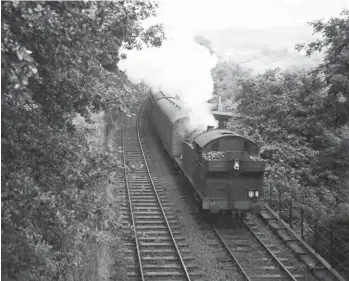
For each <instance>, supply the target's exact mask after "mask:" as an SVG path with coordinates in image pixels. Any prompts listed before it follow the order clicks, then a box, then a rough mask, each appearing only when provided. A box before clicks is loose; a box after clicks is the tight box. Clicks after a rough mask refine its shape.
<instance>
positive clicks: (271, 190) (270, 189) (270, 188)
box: [269, 186, 273, 208]
mask: <svg viewBox="0 0 349 281" xmlns="http://www.w3.org/2000/svg"><path fill="white" fill-rule="evenodd" d="M272 192H273V189H272V187H271V186H270V187H269V206H270V208H272V205H271V193H272Z"/></svg>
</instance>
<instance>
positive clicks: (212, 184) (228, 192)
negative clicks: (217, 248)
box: [150, 92, 265, 213]
mask: <svg viewBox="0 0 349 281" xmlns="http://www.w3.org/2000/svg"><path fill="white" fill-rule="evenodd" d="M150 95H151V99H150V100H151V118H150V119H151V123H152V125H153V127H154V130H155V131H156V133H157V135H158V137H159V139H160V140H161V142H162V144H163V145H164V147H165V150H166V151H167V153H168V154H169V155H170V157H171V158H172V159H173V160H174V162H175V163H176V164H177V165H178V168H179V169H180V171H181V172H182V174H183V175H184V176H185V177H186V178H187V179H188V181H189V182H190V184H191V185H192V187H193V189H194V191H195V195H196V198H197V199H198V201H199V203H200V206H201V208H202V209H203V210H207V211H210V212H212V213H217V212H227V211H228V212H238V213H246V212H252V213H260V211H261V209H262V206H263V178H264V170H265V163H264V161H263V160H262V159H261V158H260V157H259V152H260V148H259V146H258V145H257V144H256V143H254V142H253V141H252V140H250V139H248V138H245V137H242V136H240V135H238V134H235V133H234V132H232V131H229V130H226V129H210V130H207V131H205V132H201V133H198V134H193V132H188V131H185V128H186V122H188V116H187V114H188V113H186V111H185V110H184V106H183V105H182V104H181V101H180V100H179V99H177V98H175V97H167V96H165V95H164V94H163V93H162V92H157V93H152V92H151V94H150Z"/></svg>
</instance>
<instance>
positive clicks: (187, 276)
mask: <svg viewBox="0 0 349 281" xmlns="http://www.w3.org/2000/svg"><path fill="white" fill-rule="evenodd" d="M148 101H149V99H147V100H146V101H145V102H144V103H143V105H142V106H141V109H140V110H139V112H138V116H137V123H136V127H137V137H138V144H139V147H140V149H141V152H142V156H143V159H144V164H145V167H146V169H147V172H148V176H149V180H150V181H151V184H152V187H153V190H154V193H155V196H156V199H157V201H158V204H159V206H160V209H161V212H162V216H163V218H164V220H165V222H166V225H167V228H168V231H169V233H170V235H171V238H172V242H173V244H174V246H175V248H176V250H177V254H178V257H179V259H180V261H181V264H182V268H183V271H184V273H185V275H186V278H187V280H188V281H190V280H191V279H190V276H189V273H188V270H187V267H186V266H185V264H184V260H183V257H182V255H181V253H180V251H179V248H178V245H177V243H176V240H175V238H174V236H173V233H172V230H171V227H170V224H169V222H168V220H167V217H166V214H165V211H164V208H163V207H162V204H161V201H160V198H159V195H158V192H157V191H156V187H155V184H154V181H153V178H152V176H151V173H150V169H149V166H148V162H147V159H146V157H145V153H144V149H143V145H142V141H141V136H140V129H139V127H140V126H139V119H140V116H141V115H142V112H143V109H144V107H145V105H146V104H147V102H148Z"/></svg>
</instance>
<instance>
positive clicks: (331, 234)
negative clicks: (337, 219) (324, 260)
mask: <svg viewBox="0 0 349 281" xmlns="http://www.w3.org/2000/svg"><path fill="white" fill-rule="evenodd" d="M330 236H331V237H330V238H331V240H330V255H331V259H330V265H331V267H333V223H331V228H330Z"/></svg>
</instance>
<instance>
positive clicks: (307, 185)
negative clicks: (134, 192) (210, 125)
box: [213, 11, 349, 242]
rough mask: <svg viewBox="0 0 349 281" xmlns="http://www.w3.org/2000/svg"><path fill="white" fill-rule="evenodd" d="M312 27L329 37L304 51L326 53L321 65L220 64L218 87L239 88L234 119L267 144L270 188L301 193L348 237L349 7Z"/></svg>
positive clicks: (232, 123)
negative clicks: (240, 67)
mask: <svg viewBox="0 0 349 281" xmlns="http://www.w3.org/2000/svg"><path fill="white" fill-rule="evenodd" d="M312 25H313V27H314V31H315V32H321V33H322V34H323V39H321V40H319V41H316V42H313V43H310V44H308V45H304V44H303V45H299V46H298V49H299V50H301V49H305V50H306V52H307V53H308V54H309V55H310V54H312V53H313V52H315V51H320V50H324V51H325V59H324V61H323V63H322V64H320V65H319V66H318V67H317V68H316V69H314V70H313V71H311V72H310V73H307V72H305V71H303V72H301V71H298V72H288V71H280V70H279V69H273V70H268V71H266V72H265V73H263V74H260V75H252V74H249V73H247V72H245V73H244V74H243V75H241V73H242V72H240V74H233V73H232V72H231V70H230V69H229V67H220V68H219V67H218V65H217V67H216V69H215V70H214V71H213V72H214V73H215V74H216V75H215V76H214V78H215V87H216V88H215V91H216V93H224V92H227V93H229V92H231V91H233V92H235V102H237V104H238V106H237V108H236V110H235V112H234V117H233V118H232V120H231V121H230V123H229V124H228V125H229V127H230V128H231V129H232V130H234V131H237V132H238V133H240V134H242V135H245V136H247V137H250V138H252V139H254V140H255V141H257V142H258V143H259V144H260V145H261V146H262V153H261V155H262V156H263V158H264V159H265V160H266V162H267V171H266V178H265V186H266V190H267V191H268V190H269V188H273V189H275V188H276V189H279V190H282V193H285V195H287V196H289V195H290V194H296V195H297V196H298V199H299V201H300V202H301V203H302V204H304V205H305V206H306V207H307V209H308V210H309V209H310V210H312V211H313V213H314V214H316V215H317V217H318V219H319V221H321V222H322V223H324V224H325V225H326V226H328V227H329V228H330V225H331V226H333V227H334V229H336V235H337V236H339V237H340V238H342V239H343V241H346V242H347V229H346V228H347V225H348V221H349V220H348V219H349V218H348V214H347V213H346V212H345V210H347V209H348V206H349V195H348V189H349V185H348V184H349V181H348V170H349V154H348V152H349V125H348V93H349V91H348V86H349V80H348V78H349V72H348V70H349V69H348V58H349V56H348V50H349V41H348V40H349V38H348V34H349V32H348V31H349V29H348V28H349V13H348V11H344V12H343V13H342V14H341V17H340V18H333V19H331V20H329V21H328V22H327V23H324V22H321V21H319V22H314V23H312ZM217 74H218V75H217ZM227 96H229V95H227ZM233 98H234V97H231V98H228V100H229V99H233ZM287 196H285V199H286V198H287ZM283 199H284V197H283ZM339 226H344V227H343V229H340V227H339Z"/></svg>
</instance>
